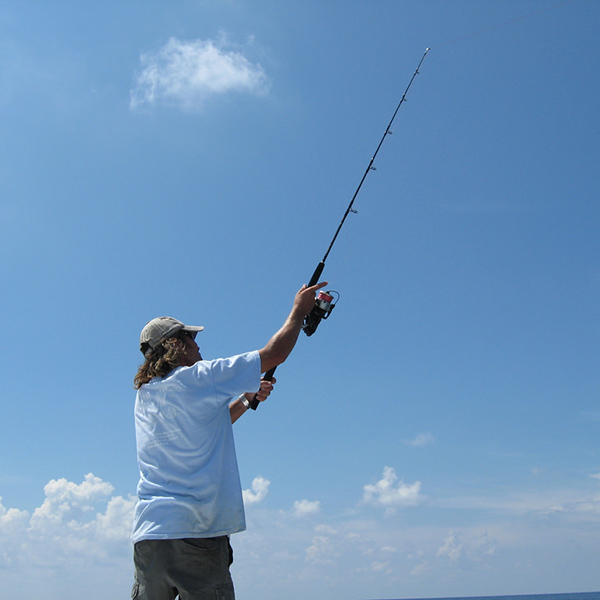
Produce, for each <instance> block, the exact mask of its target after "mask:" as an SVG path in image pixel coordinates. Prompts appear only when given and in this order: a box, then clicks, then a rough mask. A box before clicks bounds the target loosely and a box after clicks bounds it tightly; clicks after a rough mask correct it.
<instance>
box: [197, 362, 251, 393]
mask: <svg viewBox="0 0 600 600" xmlns="http://www.w3.org/2000/svg"><path fill="white" fill-rule="evenodd" d="M199 364H201V363H199ZM211 374H212V378H213V384H214V388H215V392H216V393H217V395H218V396H219V397H221V398H227V399H229V398H232V397H233V396H239V395H240V394H243V393H244V392H255V391H258V389H259V387H260V374H261V373H260V355H259V353H258V351H257V350H256V351H253V352H247V353H245V354H239V355H237V356H232V357H230V358H218V359H216V360H213V361H211Z"/></svg>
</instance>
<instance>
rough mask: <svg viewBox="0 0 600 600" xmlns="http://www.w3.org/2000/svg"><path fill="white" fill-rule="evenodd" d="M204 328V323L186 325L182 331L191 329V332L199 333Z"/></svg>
mask: <svg viewBox="0 0 600 600" xmlns="http://www.w3.org/2000/svg"><path fill="white" fill-rule="evenodd" d="M203 329H204V325H198V326H196V325H186V326H185V327H182V328H181V331H190V332H194V333H198V332H199V331H202V330H203Z"/></svg>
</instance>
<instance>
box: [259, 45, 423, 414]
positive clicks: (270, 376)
mask: <svg viewBox="0 0 600 600" xmlns="http://www.w3.org/2000/svg"><path fill="white" fill-rule="evenodd" d="M429 50H430V49H429V48H426V49H425V52H424V53H423V56H422V57H421V60H420V61H419V64H418V65H417V68H416V69H415V72H414V73H413V75H412V77H411V78H410V81H409V82H408V85H407V86H406V89H405V90H404V94H402V98H401V99H400V102H398V106H396V110H395V111H394V114H393V115H392V118H391V119H390V122H389V123H388V126H387V127H386V128H385V131H384V132H383V135H382V136H381V140H379V144H378V145H377V148H376V150H375V153H374V154H373V156H372V157H371V160H370V161H369V165H368V166H367V168H366V169H365V172H364V174H363V176H362V179H361V180H360V183H359V184H358V187H357V188H356V191H355V192H354V195H353V196H352V200H350V204H348V208H347V209H346V212H345V213H344V216H343V217H342V220H341V221H340V224H339V225H338V228H337V229H336V232H335V235H334V236H333V239H332V240H331V243H330V244H329V247H328V248H327V252H325V255H324V256H323V258H322V259H321V262H319V264H318V265H317V268H316V269H315V272H314V273H313V274H312V277H311V278H310V281H309V282H308V287H311V286H313V285H315V284H316V283H317V282H318V281H319V278H320V277H321V273H323V269H324V268H325V261H326V260H327V257H328V256H329V253H330V252H331V249H332V248H333V244H335V240H336V239H337V237H338V234H339V233H340V230H341V229H342V226H343V225H344V222H345V221H346V218H347V217H348V215H349V214H350V213H351V212H355V211H353V210H352V206H353V205H354V201H355V200H356V197H357V196H358V192H360V188H361V187H362V184H363V183H364V182H365V179H366V178H367V175H368V174H369V173H370V172H371V171H375V170H376V169H375V167H374V166H373V163H374V162H375V159H376V158H377V155H378V154H379V150H380V149H381V146H383V142H384V140H385V138H386V137H387V136H388V135H391V134H392V130H391V129H390V128H391V126H392V123H393V122H394V119H395V118H396V115H397V114H398V111H399V110H400V107H401V106H402V104H404V102H406V95H407V94H408V90H410V87H411V86H412V84H413V81H414V80H415V78H416V76H417V75H418V74H419V69H420V68H421V65H422V64H423V61H424V60H425V57H426V56H427V53H428V52H429ZM276 368H277V367H273V368H272V369H271V370H269V371H267V372H266V373H265V374H264V376H263V379H264V380H265V381H271V380H272V379H273V374H274V373H275V369H276ZM259 404H260V402H259V401H258V400H256V399H254V400H253V401H252V402H251V403H250V408H251V409H252V410H256V409H257V407H258V405H259Z"/></svg>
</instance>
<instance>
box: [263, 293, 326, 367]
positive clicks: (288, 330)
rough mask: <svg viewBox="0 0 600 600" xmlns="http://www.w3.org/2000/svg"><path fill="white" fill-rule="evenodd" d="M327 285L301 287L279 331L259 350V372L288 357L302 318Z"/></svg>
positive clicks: (298, 332)
mask: <svg viewBox="0 0 600 600" xmlns="http://www.w3.org/2000/svg"><path fill="white" fill-rule="evenodd" d="M326 285H327V282H326V281H323V282H321V283H317V284H316V285H313V286H311V287H307V286H306V285H303V286H302V288H301V289H300V290H299V291H298V293H297V294H296V297H295V298H294V305H293V306H292V310H291V312H290V314H289V316H288V318H287V319H286V320H285V323H284V324H283V326H282V327H281V329H280V330H279V331H278V332H277V333H276V334H275V335H274V336H273V337H272V338H271V339H270V340H269V341H268V342H267V344H266V346H265V347H264V348H263V349H262V350H259V351H258V352H259V354H260V364H261V367H260V368H261V372H262V373H266V372H267V371H269V370H270V369H272V368H273V367H276V366H277V365H280V364H281V363H282V362H284V361H285V359H286V358H287V357H288V356H289V355H290V353H291V351H292V350H293V349H294V346H295V345H296V341H297V340H298V335H299V334H300V330H301V329H302V323H303V321H304V317H305V316H306V315H307V314H308V313H309V312H310V311H311V310H312V308H313V306H314V304H315V292H316V291H317V290H319V289H321V288H322V287H325V286H326Z"/></svg>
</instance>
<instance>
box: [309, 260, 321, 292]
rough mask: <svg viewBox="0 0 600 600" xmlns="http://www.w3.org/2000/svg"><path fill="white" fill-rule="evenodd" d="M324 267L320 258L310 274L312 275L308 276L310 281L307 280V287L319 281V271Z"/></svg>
mask: <svg viewBox="0 0 600 600" xmlns="http://www.w3.org/2000/svg"><path fill="white" fill-rule="evenodd" d="M324 268H325V261H323V260H322V261H321V262H320V263H319V264H318V265H317V268H316V269H315V272H314V273H313V274H312V277H311V278H310V281H309V282H308V287H311V286H313V285H316V284H317V283H318V282H319V279H320V278H321V273H322V272H323V269H324Z"/></svg>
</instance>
